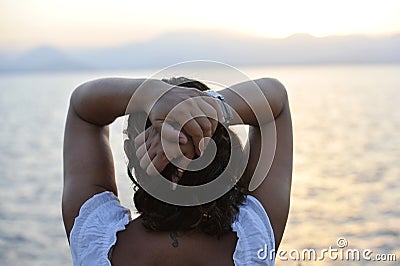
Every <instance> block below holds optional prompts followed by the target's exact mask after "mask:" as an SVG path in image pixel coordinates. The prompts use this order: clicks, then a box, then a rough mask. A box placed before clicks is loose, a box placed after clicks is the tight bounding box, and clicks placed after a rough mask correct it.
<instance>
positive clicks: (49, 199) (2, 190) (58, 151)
mask: <svg viewBox="0 0 400 266" xmlns="http://www.w3.org/2000/svg"><path fill="white" fill-rule="evenodd" d="M239 70H240V71H241V72H242V73H244V74H245V75H246V76H247V77H248V78H251V79H256V78H260V77H273V78H277V79H279V80H280V81H281V82H282V83H283V84H284V85H285V87H286V88H287V91H288V95H289V102H290V107H291V112H292V119H293V129H294V172H293V184H292V194H291V209H290V214H289V219H288V223H287V227H286V231H285V234H284V237H283V240H282V244H281V246H280V250H279V252H275V256H276V265H297V266H298V265H399V261H400V65H312V66H273V67H272V66H267V67H260V66H257V67H243V68H239ZM196 71H197V72H196ZM196 71H194V72H193V75H192V78H196V73H200V74H199V75H202V76H207V75H210V76H212V75H218V71H217V72H216V71H215V70H211V69H204V68H202V69H198V70H196ZM155 72H156V70H154V69H153V70H131V71H128V70H123V71H109V72H39V73H1V74H0V123H1V124H2V126H1V130H0V265H72V260H71V255H70V251H69V246H68V241H67V238H66V235H65V231H64V227H63V222H62V217H61V194H62V186H63V171H62V145H63V131H64V124H65V119H66V113H67V108H68V104H69V97H70V95H71V92H72V91H73V89H74V88H75V87H77V86H78V85H79V84H80V83H82V82H85V81H87V80H91V79H96V78H99V77H115V76H118V77H130V78H139V77H140V78H146V77H151V76H152V75H153V74H154V73H155ZM219 74H221V75H223V73H219ZM178 75H179V73H178ZM123 122H124V119H123V118H120V119H117V120H116V122H114V124H113V125H112V126H111V145H112V149H113V152H114V157H115V169H116V176H117V183H118V188H119V194H120V199H121V202H122V204H124V205H125V206H126V207H128V208H131V209H132V211H133V212H134V210H135V208H134V205H133V203H132V196H133V186H132V184H131V182H130V181H129V178H128V177H127V175H126V173H125V169H126V168H125V159H124V155H123V149H122V141H123V136H122V129H123ZM243 138H245V136H243ZM271 204H273V202H272V203H271ZM260 248H262V247H260ZM263 252H264V250H261V253H260V254H263ZM394 260H396V261H394Z"/></svg>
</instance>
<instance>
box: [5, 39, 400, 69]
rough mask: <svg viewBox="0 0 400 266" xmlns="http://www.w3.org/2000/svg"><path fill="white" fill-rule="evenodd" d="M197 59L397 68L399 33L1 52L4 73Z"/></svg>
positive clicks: (168, 41)
mask: <svg viewBox="0 0 400 266" xmlns="http://www.w3.org/2000/svg"><path fill="white" fill-rule="evenodd" d="M196 59H202V60H214V61H220V62H223V63H226V64H231V65H234V66H239V65H286V64H395V63H400V34H397V35H391V36H379V37H371V36H363V35H347V36H330V37H319V38H318V37H314V36H311V35H308V34H295V35H292V36H289V37H287V38H282V39H272V38H261V37H254V36H248V35H240V34H233V33H225V32H220V31H215V32H213V31H179V32H170V33H166V34H163V35H159V36H158V37H156V38H153V39H150V40H147V41H143V42H136V43H130V44H126V45H120V46H114V47H106V48H90V49H88V48H81V49H78V48H75V49H59V48H56V47H51V46H41V47H37V48H34V49H32V50H30V51H27V52H25V53H15V54H9V53H8V54H6V53H1V52H0V71H1V72H11V71H63V70H109V69H128V68H152V67H165V66H168V65H170V64H175V63H178V62H182V61H188V60H196Z"/></svg>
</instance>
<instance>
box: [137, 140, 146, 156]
mask: <svg viewBox="0 0 400 266" xmlns="http://www.w3.org/2000/svg"><path fill="white" fill-rule="evenodd" d="M146 152H147V148H146V145H145V144H144V143H143V144H142V145H141V146H140V147H139V148H138V149H137V150H136V157H137V158H138V160H140V159H142V157H143V156H144V154H145V153H146Z"/></svg>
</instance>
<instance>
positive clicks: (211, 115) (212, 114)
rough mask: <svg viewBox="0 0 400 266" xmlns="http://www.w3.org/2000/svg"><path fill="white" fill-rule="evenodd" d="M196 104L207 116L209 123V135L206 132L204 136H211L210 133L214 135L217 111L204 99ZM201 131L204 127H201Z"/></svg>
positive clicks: (216, 124)
mask: <svg viewBox="0 0 400 266" xmlns="http://www.w3.org/2000/svg"><path fill="white" fill-rule="evenodd" d="M198 106H199V107H200V109H201V110H202V111H203V112H204V114H205V115H206V116H207V118H208V121H209V122H210V123H211V134H210V135H208V134H206V136H207V137H212V135H214V132H215V130H216V129H217V126H218V112H217V110H215V109H214V106H212V105H210V104H209V103H208V102H206V101H199V102H198ZM200 126H201V125H200ZM203 132H204V128H203Z"/></svg>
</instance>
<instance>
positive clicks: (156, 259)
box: [111, 218, 237, 266]
mask: <svg viewBox="0 0 400 266" xmlns="http://www.w3.org/2000/svg"><path fill="white" fill-rule="evenodd" d="M236 242H237V237H236V234H235V233H233V232H230V233H227V234H225V235H224V236H222V237H221V238H220V239H217V237H215V236H208V235H205V234H201V233H191V234H183V233H179V232H178V233H177V234H176V236H175V234H174V233H172V234H171V233H169V232H150V231H148V230H146V229H145V228H144V227H143V226H142V224H141V219H140V218H138V219H136V220H134V221H132V222H131V223H129V225H128V226H127V227H126V230H125V231H122V232H120V233H118V241H117V244H116V246H115V247H114V249H113V251H112V255H111V262H112V264H113V265H116V266H119V265H185V266H186V265H234V264H233V258H232V254H233V253H234V251H235V247H236ZM174 246H175V247H174Z"/></svg>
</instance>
